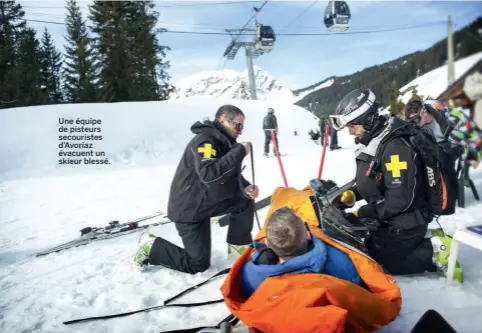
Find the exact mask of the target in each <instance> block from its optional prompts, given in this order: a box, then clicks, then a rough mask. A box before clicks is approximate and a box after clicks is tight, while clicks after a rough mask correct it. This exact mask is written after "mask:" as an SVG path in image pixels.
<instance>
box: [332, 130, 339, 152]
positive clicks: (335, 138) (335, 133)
mask: <svg viewBox="0 0 482 333" xmlns="http://www.w3.org/2000/svg"><path fill="white" fill-rule="evenodd" d="M336 147H338V131H337V130H335V129H334V128H333V126H330V148H332V149H333V148H336Z"/></svg>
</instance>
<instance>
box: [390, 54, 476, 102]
mask: <svg viewBox="0 0 482 333" xmlns="http://www.w3.org/2000/svg"><path fill="white" fill-rule="evenodd" d="M481 58H482V52H478V53H475V54H472V55H470V56H468V57H465V58H462V59H459V60H457V61H455V63H454V67H455V80H457V79H458V78H459V77H461V76H462V75H463V74H464V73H465V72H466V71H468V70H469V69H470V68H471V67H472V66H473V65H474V64H475V63H476V62H477V61H479V60H480V59H481ZM447 71H448V70H447V65H444V66H440V67H439V68H436V69H434V70H432V71H430V72H428V73H425V74H424V75H422V76H419V77H417V78H416V79H415V80H413V81H411V82H410V83H408V84H406V85H405V86H403V87H401V88H400V89H399V91H400V94H401V95H400V96H399V98H398V99H399V100H400V101H402V102H403V103H404V104H406V103H407V102H408V101H409V100H410V98H411V97H412V95H413V92H414V90H416V93H417V94H418V95H420V96H422V98H424V99H428V97H431V98H436V97H437V96H439V95H440V94H441V93H442V92H444V90H445V89H446V88H447V87H448V84H447V82H448V81H447V80H448V77H447V76H448V74H447Z"/></svg>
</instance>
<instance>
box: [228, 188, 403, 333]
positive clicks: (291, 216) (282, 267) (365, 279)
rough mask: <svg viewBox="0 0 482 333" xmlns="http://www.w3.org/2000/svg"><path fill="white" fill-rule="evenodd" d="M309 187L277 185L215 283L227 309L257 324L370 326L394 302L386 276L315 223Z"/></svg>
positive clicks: (266, 332) (279, 327)
mask: <svg viewBox="0 0 482 333" xmlns="http://www.w3.org/2000/svg"><path fill="white" fill-rule="evenodd" d="M312 194H313V192H312V190H311V188H309V187H306V188H305V189H303V190H297V189H295V188H284V187H280V188H277V189H275V191H274V192H273V195H272V200H271V208H270V211H269V212H268V215H267V217H266V220H265V224H264V226H263V228H262V229H261V230H260V232H259V233H258V234H257V235H256V237H255V240H254V242H253V247H250V248H248V249H247V250H246V251H245V252H244V253H243V254H242V255H241V256H240V257H239V258H238V259H237V260H236V261H235V263H234V264H233V266H232V268H231V270H230V272H229V274H228V276H227V278H226V279H225V281H224V283H223V284H222V286H221V288H220V290H221V292H222V295H223V297H224V301H225V304H226V306H227V307H228V309H229V310H230V311H231V313H232V314H233V315H234V316H236V317H237V318H239V319H240V320H241V322H243V323H244V324H245V325H247V326H248V327H251V328H255V329H257V330H258V331H259V332H263V333H270V332H297V333H303V332H306V333H308V332H309V333H318V332H320V333H321V332H323V333H327V332H357V333H365V332H366V333H368V332H373V331H375V330H377V329H379V328H381V327H383V326H385V325H387V324H388V323H390V322H391V321H393V320H394V319H395V318H396V317H397V316H398V314H399V312H400V309H401V302H402V298H401V293H400V289H399V287H398V285H397V283H396V281H395V280H394V279H393V276H391V275H390V274H387V273H386V272H384V270H383V268H382V267H381V266H380V265H378V264H377V263H376V262H375V261H374V260H373V259H371V258H370V257H368V256H367V255H366V254H364V253H362V252H361V251H358V250H357V249H355V248H353V247H350V246H348V245H345V244H343V243H340V242H339V241H337V240H334V239H332V238H329V237H328V236H327V235H325V234H324V233H323V232H322V230H321V228H320V220H319V218H318V217H317V214H316V212H315V210H314V208H313V204H312V201H311V196H312Z"/></svg>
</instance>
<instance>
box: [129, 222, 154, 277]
mask: <svg viewBox="0 0 482 333" xmlns="http://www.w3.org/2000/svg"><path fill="white" fill-rule="evenodd" d="M156 237H157V236H155V235H153V234H150V233H148V232H144V233H142V235H141V236H140V237H139V248H138V249H137V252H136V254H135V256H134V265H135V266H136V267H137V268H138V269H139V270H141V271H143V270H144V269H145V268H147V266H148V265H149V253H150V252H151V248H152V244H154V240H155V239H156Z"/></svg>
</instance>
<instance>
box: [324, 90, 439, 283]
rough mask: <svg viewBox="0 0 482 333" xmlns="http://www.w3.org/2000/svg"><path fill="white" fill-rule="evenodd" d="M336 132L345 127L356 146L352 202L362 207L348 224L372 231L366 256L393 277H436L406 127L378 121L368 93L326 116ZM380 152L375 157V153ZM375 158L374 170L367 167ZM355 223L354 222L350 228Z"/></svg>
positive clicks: (394, 120) (416, 161)
mask: <svg viewBox="0 0 482 333" xmlns="http://www.w3.org/2000/svg"><path fill="white" fill-rule="evenodd" d="M330 118H331V121H332V124H333V126H334V128H335V129H336V130H338V131H339V130H341V129H343V128H345V127H348V130H349V133H350V134H351V135H354V136H356V139H355V142H356V143H359V144H360V145H359V147H360V148H358V149H357V151H356V169H357V170H356V185H355V187H354V188H353V192H354V195H355V196H356V200H357V201H358V200H362V199H364V200H365V201H366V202H367V204H366V205H363V206H361V207H360V208H359V209H358V211H357V212H356V215H357V216H356V217H355V216H354V215H353V214H351V213H350V214H348V215H347V218H348V220H349V221H356V220H358V221H359V222H360V221H361V222H364V223H365V224H367V225H369V226H370V227H373V226H374V225H376V226H377V227H376V228H375V230H372V233H371V236H370V237H369V239H368V240H367V248H368V253H369V254H370V256H372V257H373V258H374V259H375V260H376V261H377V262H378V263H379V264H380V265H382V266H383V267H384V268H385V269H386V270H387V271H388V272H389V273H391V274H394V275H402V274H415V273H423V272H425V271H431V272H433V271H436V270H437V267H436V266H435V265H434V262H433V259H434V258H435V256H434V250H433V248H432V243H431V240H430V238H426V235H427V234H428V223H429V222H430V221H431V219H432V216H431V214H430V213H429V211H428V209H427V208H426V207H428V204H427V200H426V197H425V191H424V182H423V178H422V177H423V175H422V172H423V169H422V160H421V159H420V157H419V156H418V155H417V152H416V151H415V149H414V148H413V146H411V145H410V143H409V142H408V141H407V139H406V138H402V137H399V135H400V134H403V132H404V131H407V130H409V127H410V126H415V125H414V124H411V123H409V122H406V121H404V120H402V119H400V118H398V117H394V116H391V117H388V116H381V115H379V113H378V102H377V101H376V97H375V94H374V93H373V92H372V91H371V90H362V89H357V90H355V91H352V92H351V93H349V94H348V95H347V96H345V98H344V99H343V100H342V101H341V102H340V104H339V105H338V107H337V109H336V112H335V114H334V115H331V116H330ZM379 147H380V149H381V151H380V152H379V153H377V149H378V148H379ZM375 156H380V157H381V159H380V161H379V164H378V165H377V164H373V163H372V161H374V157H375ZM355 223H356V222H355Z"/></svg>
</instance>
